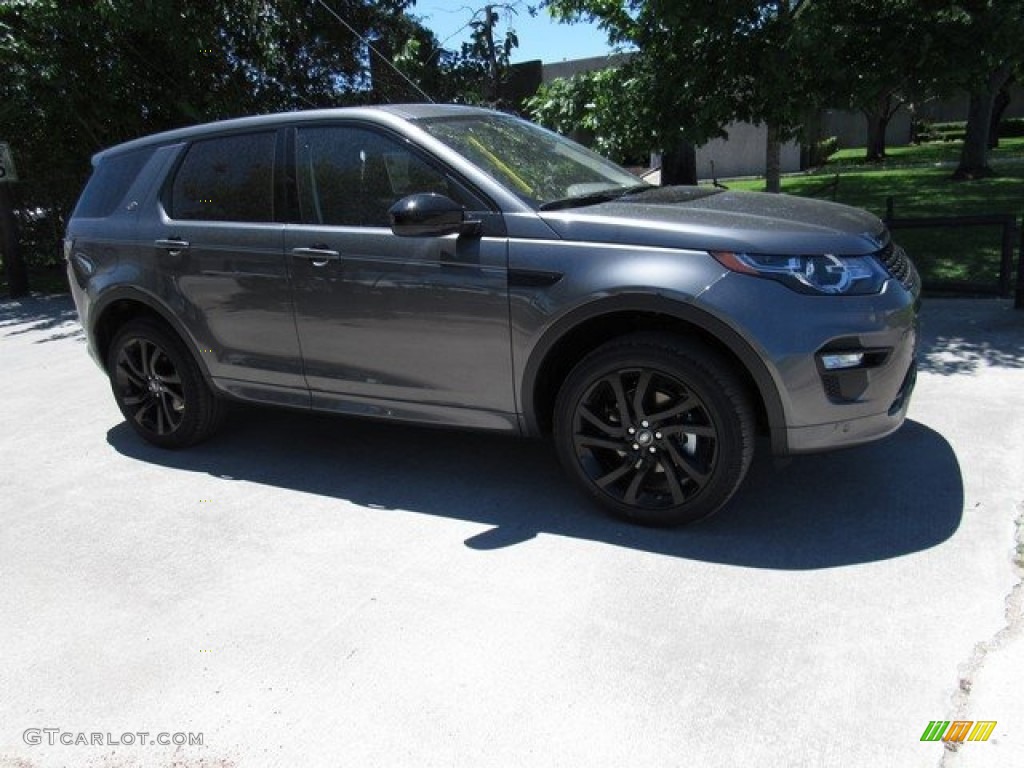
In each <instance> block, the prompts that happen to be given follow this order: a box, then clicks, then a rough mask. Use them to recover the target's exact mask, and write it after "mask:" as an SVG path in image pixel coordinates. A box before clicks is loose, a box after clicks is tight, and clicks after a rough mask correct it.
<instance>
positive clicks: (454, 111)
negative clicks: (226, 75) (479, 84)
mask: <svg viewBox="0 0 1024 768" xmlns="http://www.w3.org/2000/svg"><path fill="white" fill-rule="evenodd" d="M489 112H490V110H486V109H481V108H480V107H468V106H465V105H463V104H425V103H424V104H382V105H379V106H368V107H336V108H333V109H310V110H303V111H298V112H277V113H273V114H268V115H253V116H251V117H236V118H232V119H229V120H218V121H215V122H211V123H201V124H198V125H190V126H187V127H185V128H175V129H174V130H170V131H163V132H161V133H154V134H151V135H149V136H143V137H141V138H138V139H133V140H131V141H127V142H124V143H123V144H117V145H115V146H113V147H108V148H107V149H104V150H101V151H100V152H97V153H96V154H95V155H93V158H92V162H93V165H96V164H97V163H98V162H99V161H100V159H101V158H103V157H104V156H105V155H112V154H120V153H122V152H129V151H131V150H134V149H141V148H143V147H149V146H159V145H162V144H173V143H175V142H179V141H187V140H191V139H194V138H196V137H198V136H205V135H208V134H219V133H230V132H234V131H246V130H254V129H260V128H272V127H274V126H276V125H280V124H281V123H286V122H287V123H294V122H306V121H318V120H327V119H335V120H336V119H341V118H350V119H352V118H355V119H358V118H364V119H371V120H374V121H376V122H382V123H385V124H386V123H389V122H390V123H393V122H395V121H396V120H401V121H406V120H418V119H422V118H431V117H443V116H446V115H448V116H452V115H472V114H488V113H489Z"/></svg>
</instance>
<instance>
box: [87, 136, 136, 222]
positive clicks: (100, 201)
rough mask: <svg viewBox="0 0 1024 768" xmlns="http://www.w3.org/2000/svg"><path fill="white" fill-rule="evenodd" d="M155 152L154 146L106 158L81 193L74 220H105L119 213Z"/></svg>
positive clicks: (94, 170)
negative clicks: (137, 177)
mask: <svg viewBox="0 0 1024 768" xmlns="http://www.w3.org/2000/svg"><path fill="white" fill-rule="evenodd" d="M154 151H155V149H154V148H153V147H147V148H146V149H137V150H135V151H133V152H125V153H124V154H121V155H114V156H112V157H106V158H103V159H102V160H101V161H100V163H99V165H97V166H96V168H94V169H93V172H92V176H90V177H89V182H88V183H87V184H86V185H85V189H84V190H82V196H81V197H80V198H79V200H78V205H77V206H76V207H75V213H74V215H75V217H76V218H86V219H103V218H106V217H107V216H109V215H110V214H112V213H113V212H114V211H116V210H117V208H118V205H119V204H120V203H121V201H123V200H124V196H125V195H127V194H128V189H129V188H130V187H131V185H132V182H133V181H135V177H136V176H138V175H139V171H141V170H142V167H143V166H144V165H145V164H146V163H147V161H148V160H149V158H150V157H152V156H153V152H154Z"/></svg>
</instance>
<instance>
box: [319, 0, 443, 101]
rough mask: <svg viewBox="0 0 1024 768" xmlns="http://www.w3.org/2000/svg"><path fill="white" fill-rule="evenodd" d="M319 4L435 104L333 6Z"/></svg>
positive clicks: (321, 1) (322, 0) (429, 99)
mask: <svg viewBox="0 0 1024 768" xmlns="http://www.w3.org/2000/svg"><path fill="white" fill-rule="evenodd" d="M317 2H318V3H320V5H322V6H323V7H324V10H326V11H327V12H328V13H329V14H331V16H333V17H334V18H336V19H337V20H338V21H340V22H341V23H342V24H343V25H344V26H345V28H346V29H347V30H348V31H349V32H351V33H352V34H353V35H355V36H356V37H358V38H359V39H360V40H362V41H363V42H364V43H365V44H366V47H367V48H369V49H370V50H371V51H372V52H373V53H376V54H377V56H378V57H379V58H380V60H381V61H383V62H384V63H385V64H387V65H388V66H389V67H391V69H392V70H393V71H394V72H395V74H397V75H398V76H399V77H400V78H402V79H403V80H405V82H407V83H408V84H409V85H411V86H412V87H413V88H415V89H416V92H417V93H419V95H420V96H422V97H423V98H424V99H426V100H427V101H429V102H430V103H431V104H433V103H434V100H433V99H432V98H430V96H429V95H428V94H427V92H426V91H424V90H423V89H422V88H420V87H419V86H418V85H416V83H414V82H413V81H412V80H411V79H409V77H408V76H406V74H405V73H404V72H403V71H402V70H400V69H399V68H398V67H396V66H395V65H394V64H392V63H391V60H390V59H389V58H388V57H387V56H385V55H384V54H383V53H381V52H380V51H378V50H377V49H376V48H374V47H373V44H372V43H371V42H370V41H369V40H367V39H366V38H365V37H363V36H362V35H361V34H359V33H358V32H356V30H355V29H354V28H353V27H352V25H351V24H349V23H348V22H347V21H345V20H344V19H343V18H342V17H341V16H339V15H338V14H337V13H335V11H334V9H333V8H331V6H329V5H328V4H327V3H325V2H324V0H317Z"/></svg>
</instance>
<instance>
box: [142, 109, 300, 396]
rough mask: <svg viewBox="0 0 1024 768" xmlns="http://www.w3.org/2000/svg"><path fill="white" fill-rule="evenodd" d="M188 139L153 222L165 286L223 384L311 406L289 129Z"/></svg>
mask: <svg viewBox="0 0 1024 768" xmlns="http://www.w3.org/2000/svg"><path fill="white" fill-rule="evenodd" d="M281 142H282V143H279V131H278V130H277V129H269V130H263V131H254V132H246V133H237V134H230V135H224V136H217V137H212V138H205V139H199V140H196V141H193V142H191V143H190V144H189V145H188V146H187V147H186V148H185V150H184V155H183V157H182V158H181V159H180V161H179V162H178V164H177V167H176V169H175V170H174V172H173V174H172V177H171V179H170V180H169V182H168V184H167V185H166V187H165V189H164V190H163V195H162V198H161V201H160V204H159V205H158V206H157V209H158V212H157V215H156V217H155V219H154V220H152V221H150V222H148V224H147V225H146V233H145V235H144V242H148V243H149V247H151V248H152V254H153V259H154V262H155V264H156V266H157V268H158V270H159V273H160V275H161V280H162V283H163V285H162V288H163V291H164V293H165V295H166V297H167V298H168V300H169V301H174V302H176V303H178V304H181V306H175V307H174V309H175V311H176V312H177V313H178V315H179V316H180V317H182V319H183V320H184V321H185V323H186V324H187V325H188V327H189V330H190V332H192V334H193V335H194V337H195V338H196V341H197V344H198V345H199V346H200V348H201V349H202V350H203V352H204V353H205V354H206V356H207V357H206V362H207V365H208V367H209V370H210V372H211V374H212V375H213V376H214V377H216V378H218V379H219V384H220V385H221V386H223V387H225V388H226V389H228V390H229V391H232V392H233V393H234V394H236V395H239V396H241V397H251V398H255V399H260V400H267V399H269V400H274V401H278V402H283V403H289V404H294V405H308V402H309V395H308V392H307V391H306V386H305V379H304V377H303V375H302V357H301V353H300V351H299V342H298V337H297V335H296V331H295V319H294V311H293V306H292V296H291V289H290V285H289V276H288V263H287V261H286V259H285V257H284V227H285V225H284V217H283V215H282V214H281V212H280V210H279V207H280V203H279V197H280V196H279V195H278V194H277V189H278V181H279V178H278V174H279V173H280V172H281V167H282V165H283V164H282V162H281V158H282V157H283V130H282V131H281Z"/></svg>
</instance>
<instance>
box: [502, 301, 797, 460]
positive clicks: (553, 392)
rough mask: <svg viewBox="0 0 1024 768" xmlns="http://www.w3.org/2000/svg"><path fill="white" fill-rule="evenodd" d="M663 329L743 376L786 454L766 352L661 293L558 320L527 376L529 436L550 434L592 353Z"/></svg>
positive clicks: (595, 305) (602, 304)
mask: <svg viewBox="0 0 1024 768" xmlns="http://www.w3.org/2000/svg"><path fill="white" fill-rule="evenodd" d="M640 331H662V332H669V333H673V334H676V335H679V336H682V337H685V338H689V339H695V340H697V341H699V342H700V343H702V344H703V345H705V346H707V347H709V348H711V349H713V350H715V351H716V352H717V353H718V354H719V355H720V356H721V357H722V358H723V359H724V360H725V361H726V362H727V363H728V364H729V365H730V366H731V367H732V368H733V369H734V370H735V371H736V373H737V374H738V375H739V376H740V377H741V378H742V380H743V382H744V384H745V385H746V387H747V389H748V391H749V393H750V395H751V399H752V401H753V403H754V407H755V410H756V413H757V419H758V426H759V427H760V428H762V429H764V430H766V431H767V432H768V434H769V436H770V438H771V442H772V451H773V453H776V454H784V453H785V452H786V430H785V410H784V408H783V404H782V399H781V397H780V396H779V391H778V387H777V386H776V384H775V381H774V379H773V378H772V375H771V373H770V372H769V370H768V368H767V366H766V365H765V364H764V362H763V360H762V359H761V356H760V355H758V353H757V352H756V351H755V350H754V348H753V347H752V346H751V345H750V343H749V342H748V341H747V340H746V339H744V338H743V337H742V336H741V335H740V334H739V333H738V332H737V331H735V330H734V329H733V328H731V327H730V326H729V325H727V324H726V323H725V322H723V321H722V320H720V319H718V318H716V317H714V316H713V315H711V314H710V313H708V312H706V311H705V310H702V309H700V308H699V307H695V306H693V305H690V304H682V303H680V302H678V301H675V300H672V299H669V298H666V297H663V296H657V295H647V294H629V295H618V296H613V297H609V298H606V299H602V300H599V301H596V302H591V303H589V304H587V305H584V306H582V307H578V308H577V309H575V310H573V311H571V312H569V313H568V314H566V315H565V316H563V317H562V318H560V319H559V320H558V321H556V322H555V323H554V324H553V325H552V326H551V327H550V328H549V329H548V330H547V331H546V332H545V333H544V335H543V336H542V337H541V339H540V341H539V342H538V343H537V344H536V345H535V346H534V348H533V350H532V352H531V354H530V357H529V359H528V361H527V364H526V367H525V369H524V371H523V376H522V390H521V397H522V400H521V402H522V411H523V419H524V429H525V431H526V432H527V433H528V434H531V435H541V434H546V433H548V432H550V430H551V425H552V417H553V413H554V404H555V399H556V397H557V395H558V390H559V388H560V387H561V384H562V382H564V381H565V377H566V376H567V375H568V374H569V372H570V371H571V370H572V369H573V368H574V367H575V366H576V364H577V363H579V361H580V360H582V359H583V358H584V357H585V356H586V355H588V354H589V353H590V352H591V351H593V350H594V349H596V348H597V347H599V346H601V345H602V344H604V343H606V342H608V341H611V340H612V339H614V338H617V337H619V336H623V335H625V334H628V333H634V332H640Z"/></svg>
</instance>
